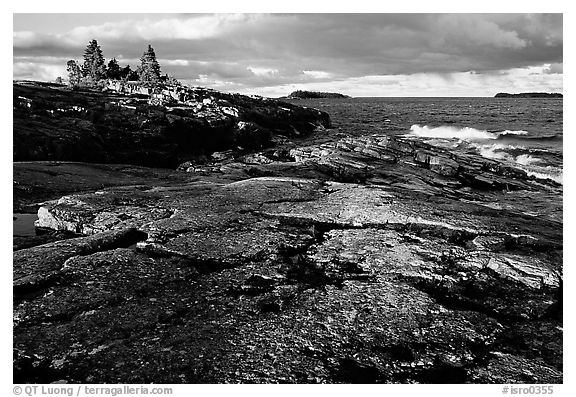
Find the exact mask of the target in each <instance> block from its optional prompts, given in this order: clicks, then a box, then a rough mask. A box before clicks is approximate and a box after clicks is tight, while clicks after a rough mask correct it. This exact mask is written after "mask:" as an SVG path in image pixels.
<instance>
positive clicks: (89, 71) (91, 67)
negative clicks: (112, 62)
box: [82, 40, 106, 82]
mask: <svg viewBox="0 0 576 397" xmlns="http://www.w3.org/2000/svg"><path fill="white" fill-rule="evenodd" d="M82 72H83V73H84V76H85V77H87V78H88V79H90V80H91V81H92V82H96V81H98V80H100V79H102V78H105V77H106V65H105V63H104V56H103V55H102V50H101V49H100V46H99V45H98V42H97V41H96V40H92V41H90V43H88V46H87V47H86V50H84V65H83V66H82Z"/></svg>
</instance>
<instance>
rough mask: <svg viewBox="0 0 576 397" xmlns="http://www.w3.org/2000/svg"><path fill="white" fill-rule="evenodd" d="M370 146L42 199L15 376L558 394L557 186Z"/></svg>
mask: <svg viewBox="0 0 576 397" xmlns="http://www.w3.org/2000/svg"><path fill="white" fill-rule="evenodd" d="M371 139H373V140H372V141H370V142H375V141H374V139H376V138H371ZM370 142H369V145H366V142H364V143H363V142H362V141H350V140H344V141H341V142H339V143H334V144H328V145H326V144H324V145H318V146H315V147H301V148H294V149H292V156H287V158H286V159H284V160H282V161H279V160H277V159H274V158H272V157H267V155H268V152H262V153H261V157H256V158H258V159H259V161H254V157H251V158H250V159H246V158H231V159H228V160H224V161H215V162H214V164H212V165H208V166H205V167H203V168H201V169H199V168H198V167H195V168H194V170H188V171H189V172H188V173H181V174H180V175H179V176H178V178H183V179H174V178H168V179H166V178H156V177H154V176H149V177H148V178H149V179H148V182H147V183H142V181H139V183H138V184H137V185H133V186H130V185H125V186H110V187H104V188H96V189H94V190H92V191H86V192H84V193H76V194H69V195H66V196H63V197H61V198H59V199H56V200H52V201H47V202H45V203H43V204H41V205H40V209H39V221H38V226H42V227H49V228H53V229H59V230H66V231H70V232H74V233H77V234H80V235H81V237H77V238H72V239H68V240H65V241H59V242H53V243H50V244H45V245H40V246H36V247H31V248H26V249H21V250H17V251H15V259H14V266H15V279H14V296H15V298H14V299H15V306H14V324H15V325H14V348H15V353H14V354H15V355H14V380H15V381H17V382H54V381H67V382H98V383H105V382H123V383H132V382H134V383H140V382H142V383H148V382H155V383H196V382H232V383H235V382H271V383H275V382H298V383H334V382H345V383H350V382H351V383H378V382H383V383H385V382H401V383H561V382H562V334H563V329H562V223H561V204H560V205H559V206H554V205H549V206H545V205H543V204H542V203H545V202H546V200H548V199H549V197H553V196H555V195H556V196H558V195H560V196H561V190H560V188H559V187H558V186H556V185H554V184H552V183H549V182H546V181H540V180H534V179H531V178H528V177H527V176H525V175H522V174H521V173H519V172H517V171H515V170H514V169H506V168H504V167H502V166H500V168H498V167H496V166H495V165H494V164H495V163H488V166H487V165H486V164H484V163H480V159H478V158H475V157H470V158H468V160H469V161H468V160H463V158H464V157H458V156H449V155H448V154H446V153H444V152H434V151H432V152H428V154H427V155H428V156H432V159H430V158H429V159H428V160H426V158H423V157H422V156H423V155H422V154H421V152H420V151H421V150H423V149H422V148H420V147H418V146H417V145H416V146H415V144H414V143H411V142H406V141H403V140H402V139H399V140H395V141H393V143H392V145H391V144H390V142H387V143H386V144H381V145H380V146H381V147H384V148H385V149H384V150H379V149H377V147H375V146H377V145H375V144H373V143H370ZM346 145H348V146H346ZM403 145H405V146H403ZM369 149H373V150H372V151H370V150H369ZM426 150H433V149H429V148H427V149H426ZM418 153H420V154H418ZM387 156H393V158H392V157H390V158H389V157H387ZM434 156H436V158H437V159H433V158H435V157H434ZM266 159H267V160H266ZM475 161H476V162H478V163H477V165H475V164H476V163H474V162H475ZM463 164H469V166H468V167H467V168H466V167H464V168H463V167H462V165H463ZM490 165H491V166H490ZM496 165H498V164H496ZM116 171H118V172H121V170H118V169H116ZM480 173H481V174H482V175H480ZM479 185H481V186H479ZM506 185H507V186H506ZM527 197H530V198H531V202H532V207H531V208H526V205H525V203H526V202H527V199H526V198H527ZM496 203H498V204H497V205H496ZM540 209H543V212H542V213H540V214H539V215H538V216H534V214H533V213H534V212H535V211H538V210H540ZM39 258H42V259H39Z"/></svg>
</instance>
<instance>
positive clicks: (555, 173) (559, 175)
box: [525, 167, 564, 185]
mask: <svg viewBox="0 0 576 397" xmlns="http://www.w3.org/2000/svg"><path fill="white" fill-rule="evenodd" d="M542 168H544V169H550V168H549V167H542ZM525 171H526V173H527V174H528V175H532V176H535V177H536V178H539V179H551V180H553V181H554V182H558V183H559V184H561V185H562V184H564V183H563V179H564V173H563V172H562V170H558V169H550V171H548V172H543V171H541V170H538V171H534V170H525Z"/></svg>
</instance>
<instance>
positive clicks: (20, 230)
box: [12, 213, 38, 237]
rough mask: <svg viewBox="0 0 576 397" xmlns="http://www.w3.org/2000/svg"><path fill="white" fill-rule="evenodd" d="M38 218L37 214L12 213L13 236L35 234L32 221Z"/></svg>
mask: <svg viewBox="0 0 576 397" xmlns="http://www.w3.org/2000/svg"><path fill="white" fill-rule="evenodd" d="M36 220H38V215H37V214H18V213H15V214H13V222H14V224H13V230H12V234H13V236H17V237H30V236H35V235H36V228H35V227H34V221H36Z"/></svg>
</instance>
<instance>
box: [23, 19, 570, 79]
mask: <svg viewBox="0 0 576 397" xmlns="http://www.w3.org/2000/svg"><path fill="white" fill-rule="evenodd" d="M17 18H26V16H25V15H19V14H16V15H15V19H17ZM86 19H87V18H82V20H83V21H85V20H86ZM98 20H99V21H101V20H102V16H99V18H98ZM112 20H113V21H111V22H106V23H96V24H92V25H85V26H76V27H73V28H72V29H70V30H69V31H67V32H59V33H35V32H30V31H16V32H14V62H15V63H16V62H19V60H20V62H22V59H23V58H27V59H30V58H31V57H45V56H57V57H63V58H66V57H69V58H75V59H81V57H82V54H83V49H84V48H85V45H86V44H87V43H88V41H89V40H91V39H93V38H95V39H97V40H98V42H99V43H100V45H101V47H102V50H103V52H104V55H105V57H106V58H108V59H109V58H112V57H117V58H118V60H119V61H120V62H121V63H128V62H129V63H131V65H132V66H133V67H134V66H136V65H137V64H138V62H139V58H140V56H141V55H142V53H143V51H144V50H145V49H146V46H147V45H148V44H149V43H150V44H152V45H153V47H154V49H155V51H156V55H157V56H158V58H159V60H160V63H161V65H162V71H163V73H169V74H171V75H173V76H175V77H176V78H179V79H181V80H186V81H191V82H205V81H212V82H215V83H214V84H224V83H222V82H227V84H229V86H230V87H238V88H240V89H245V88H254V89H264V88H265V87H273V86H278V87H280V86H286V85H290V84H312V83H323V82H329V81H331V82H335V83H336V82H339V81H353V79H359V78H363V77H366V76H383V77H386V76H410V75H419V76H422V75H426V76H437V75H438V76H441V75H443V76H444V78H445V79H446V78H447V77H450V76H457V75H459V73H460V74H461V73H468V72H475V73H477V74H479V75H483V74H490V75H493V74H495V73H500V72H506V71H508V70H511V69H523V68H529V67H534V66H542V65H545V64H549V65H561V64H562V61H563V59H562V57H563V49H562V45H563V37H562V22H563V20H562V15H561V14H213V15H196V14H192V15H186V14H184V15H179V16H172V15H169V16H166V15H163V14H158V15H157V16H154V15H152V16H146V17H145V18H143V17H131V16H130V15H129V14H127V15H126V19H123V20H119V17H115V18H113V19H112ZM43 31H46V29H44V30H43ZM39 59H40V58H39ZM27 62H28V60H27ZM30 62H33V61H30ZM38 70H40V69H38ZM547 70H548V72H545V73H542V74H543V75H547V76H552V75H554V74H557V73H559V72H560V73H561V71H562V70H561V66H550V67H549V69H547ZM429 78H432V77H429ZM450 78H452V77H450ZM478 78H479V77H478ZM411 81H413V82H414V81H417V79H416V78H414V79H412V80H411Z"/></svg>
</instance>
